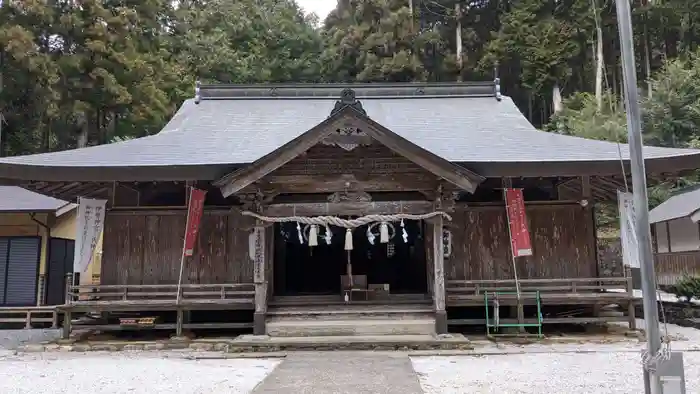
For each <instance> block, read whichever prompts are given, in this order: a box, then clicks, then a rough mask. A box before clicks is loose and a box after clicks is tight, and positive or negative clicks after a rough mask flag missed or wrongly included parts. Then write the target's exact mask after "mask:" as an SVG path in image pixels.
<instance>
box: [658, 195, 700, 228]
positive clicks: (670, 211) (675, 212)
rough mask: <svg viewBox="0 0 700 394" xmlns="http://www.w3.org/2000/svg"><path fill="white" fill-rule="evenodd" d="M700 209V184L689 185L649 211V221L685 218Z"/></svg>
mask: <svg viewBox="0 0 700 394" xmlns="http://www.w3.org/2000/svg"><path fill="white" fill-rule="evenodd" d="M698 210H700V186H694V187H689V188H687V189H685V190H682V191H680V192H678V193H677V194H675V195H673V196H671V197H670V198H669V199H668V200H666V201H664V202H662V203H661V204H659V206H657V207H656V208H654V209H652V210H651V211H649V222H650V223H652V224H653V223H660V222H665V221H667V220H673V219H679V218H684V217H687V216H691V215H693V214H694V213H695V212H697V211H698Z"/></svg>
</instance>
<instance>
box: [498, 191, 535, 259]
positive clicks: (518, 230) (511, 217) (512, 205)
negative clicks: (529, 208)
mask: <svg viewBox="0 0 700 394" xmlns="http://www.w3.org/2000/svg"><path fill="white" fill-rule="evenodd" d="M505 198H506V212H507V214H508V225H509V226H510V244H511V248H512V250H513V256H515V257H522V256H532V244H531V243H530V232H529V231H528V229H527V215H526V214H525V199H524V198H523V190H522V189H506V190H505Z"/></svg>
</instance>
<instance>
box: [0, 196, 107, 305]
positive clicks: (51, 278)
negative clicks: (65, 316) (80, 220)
mask: <svg viewBox="0 0 700 394" xmlns="http://www.w3.org/2000/svg"><path fill="white" fill-rule="evenodd" d="M75 208H76V204H72V203H69V202H67V201H65V200H62V199H58V198H54V197H49V196H45V195H43V194H39V193H36V192H33V191H30V190H27V189H24V188H22V187H18V186H0V307H5V308H10V307H33V306H47V305H61V304H63V303H64V301H65V286H66V283H65V277H66V274H68V273H71V272H72V271H73V270H72V267H73V250H74V247H75V246H74V245H75V226H76V215H77V209H75ZM99 246H100V247H98V253H97V255H96V256H95V259H93V261H94V263H92V264H90V267H89V268H88V272H87V274H86V275H84V277H83V278H81V279H80V282H81V283H86V284H88V283H91V282H92V280H93V278H97V280H99V271H100V263H99V260H100V259H99V257H100V256H99V254H100V253H99V250H101V245H99Z"/></svg>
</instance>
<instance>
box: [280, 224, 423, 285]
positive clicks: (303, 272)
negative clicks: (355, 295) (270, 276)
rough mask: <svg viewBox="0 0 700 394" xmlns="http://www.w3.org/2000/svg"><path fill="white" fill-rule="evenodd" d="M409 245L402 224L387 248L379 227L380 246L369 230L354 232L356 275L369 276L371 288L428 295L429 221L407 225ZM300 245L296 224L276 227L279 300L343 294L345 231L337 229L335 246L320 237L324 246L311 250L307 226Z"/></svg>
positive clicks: (321, 232)
mask: <svg viewBox="0 0 700 394" xmlns="http://www.w3.org/2000/svg"><path fill="white" fill-rule="evenodd" d="M404 225H405V229H406V232H407V233H408V239H407V242H404V239H403V237H402V232H401V226H400V224H399V223H392V224H391V226H390V229H389V235H390V236H393V237H391V238H390V239H389V242H388V243H381V242H380V238H379V225H376V226H374V228H373V233H374V235H375V236H376V238H375V240H374V244H372V243H370V241H369V239H368V236H367V226H362V227H359V228H356V229H355V230H353V249H352V250H351V251H350V261H351V264H352V274H353V275H367V282H368V284H388V285H389V292H390V293H391V294H423V293H426V292H427V273H426V259H425V253H426V252H425V239H424V229H423V222H421V221H411V220H406V221H404ZM301 229H302V233H303V234H304V235H303V243H301V242H300V241H299V234H298V230H297V228H296V223H284V224H277V225H275V257H274V264H275V267H274V293H275V295H278V296H297V295H335V294H337V295H341V276H342V275H346V273H347V261H348V251H346V250H345V232H346V230H345V229H343V228H340V227H334V226H331V232H332V234H333V237H332V241H331V244H330V245H328V244H327V243H326V241H325V239H324V236H325V229H324V228H321V229H320V230H319V235H318V246H314V247H310V246H309V242H308V234H309V229H308V227H305V226H302V227H301Z"/></svg>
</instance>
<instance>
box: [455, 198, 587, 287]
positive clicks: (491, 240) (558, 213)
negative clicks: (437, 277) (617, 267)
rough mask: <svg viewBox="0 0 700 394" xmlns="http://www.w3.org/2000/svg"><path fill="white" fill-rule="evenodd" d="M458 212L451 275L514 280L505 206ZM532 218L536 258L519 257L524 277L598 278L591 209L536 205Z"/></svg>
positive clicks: (459, 209)
mask: <svg viewBox="0 0 700 394" xmlns="http://www.w3.org/2000/svg"><path fill="white" fill-rule="evenodd" d="M452 216H453V217H452V222H451V223H449V224H447V225H448V227H449V228H450V230H451V231H452V255H451V256H450V258H449V259H447V260H446V261H445V271H446V272H445V275H446V277H447V279H448V280H449V279H452V280H492V279H513V263H512V257H511V250H510V238H509V235H508V227H507V217H506V211H505V207H503V206H492V207H465V206H463V205H460V206H458V207H457V210H456V212H455V213H454V214H453V215H452ZM527 217H528V225H529V229H530V237H531V240H532V248H533V256H530V257H520V258H518V259H517V267H518V277H519V278H520V279H538V278H594V277H596V251H595V239H592V234H594V232H593V231H591V228H590V227H591V226H594V219H593V216H592V215H591V214H590V211H588V210H585V209H584V208H582V207H581V206H580V205H575V204H571V205H536V206H533V205H530V206H528V207H527ZM446 223H448V222H446Z"/></svg>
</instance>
